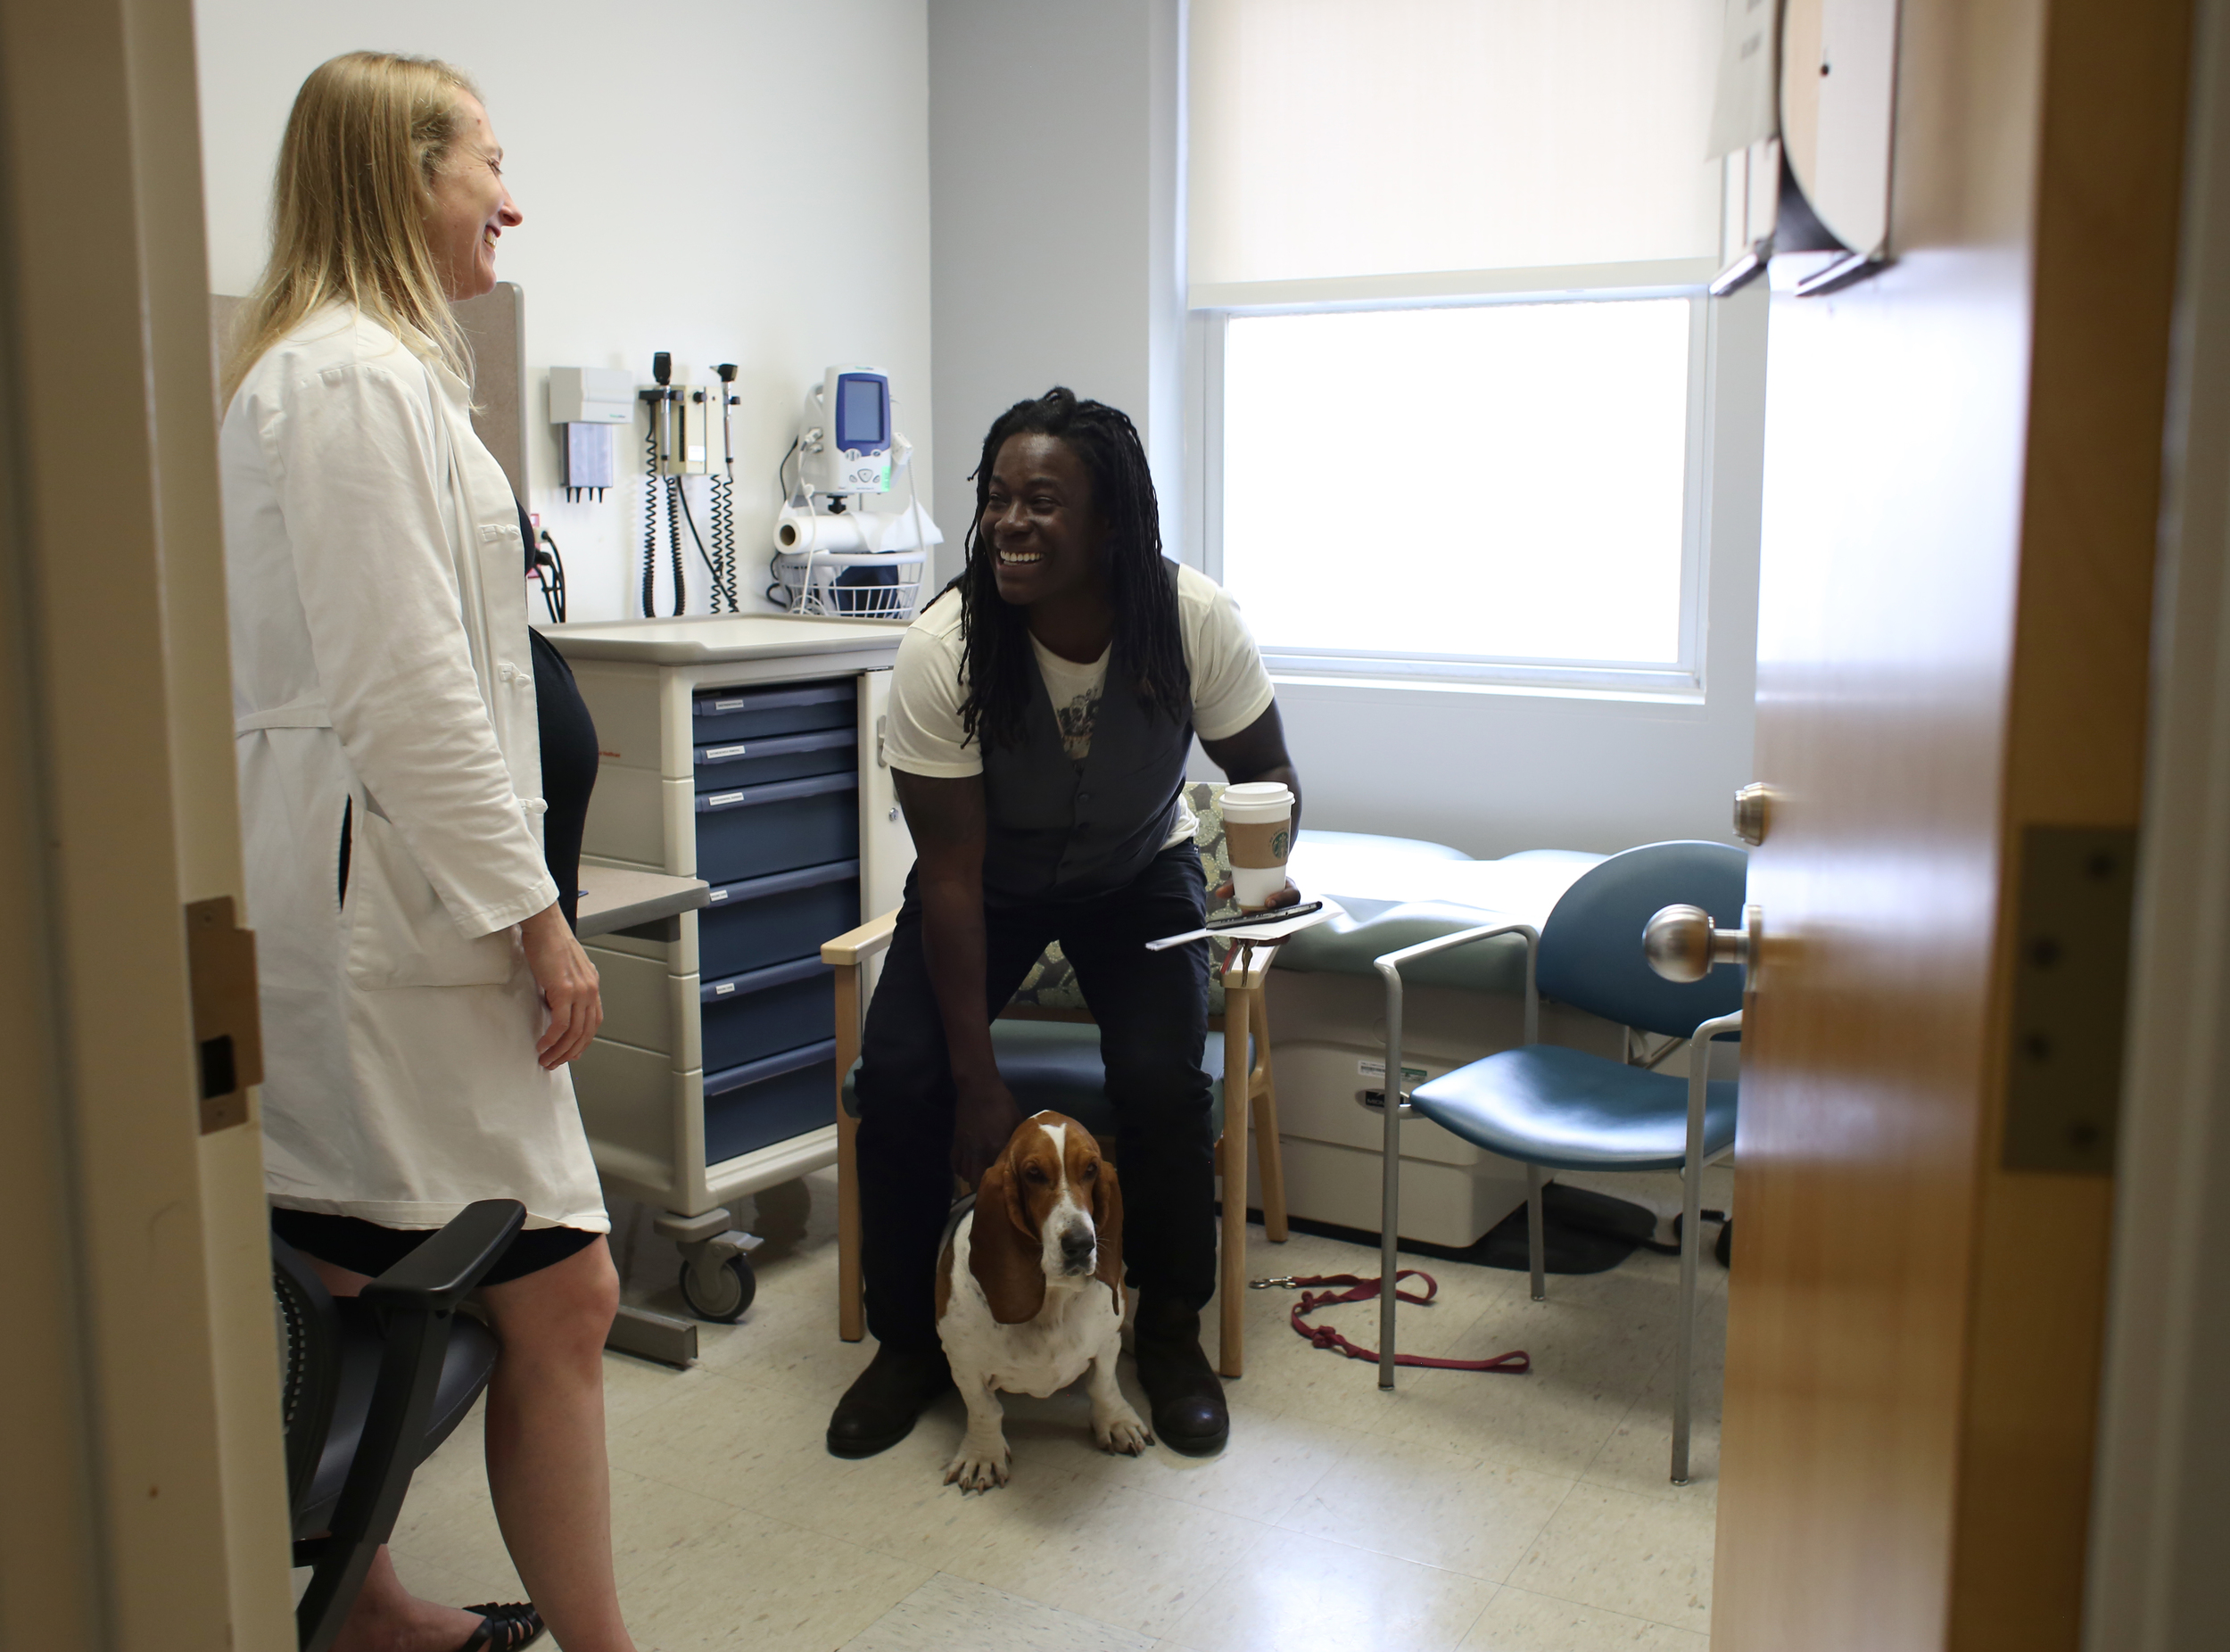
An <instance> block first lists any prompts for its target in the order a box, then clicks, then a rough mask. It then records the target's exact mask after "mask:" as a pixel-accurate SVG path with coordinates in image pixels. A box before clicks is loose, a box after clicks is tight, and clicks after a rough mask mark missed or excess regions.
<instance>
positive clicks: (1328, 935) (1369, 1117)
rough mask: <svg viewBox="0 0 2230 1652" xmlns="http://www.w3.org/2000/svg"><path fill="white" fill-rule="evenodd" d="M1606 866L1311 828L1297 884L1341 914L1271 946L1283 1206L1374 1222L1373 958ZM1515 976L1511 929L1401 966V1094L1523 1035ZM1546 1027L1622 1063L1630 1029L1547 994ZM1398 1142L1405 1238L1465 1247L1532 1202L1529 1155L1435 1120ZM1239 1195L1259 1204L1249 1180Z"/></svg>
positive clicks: (1380, 994) (1378, 1005) (1310, 1216)
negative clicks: (1461, 1135)
mask: <svg viewBox="0 0 2230 1652" xmlns="http://www.w3.org/2000/svg"><path fill="white" fill-rule="evenodd" d="M1604 858H1605V857H1604V856H1602V855H1591V854H1587V853H1584V852H1582V851H1579V850H1569V849H1532V850H1526V851H1523V852H1521V853H1518V854H1516V855H1505V856H1503V857H1502V858H1501V859H1499V860H1491V861H1480V860H1474V859H1472V858H1471V857H1470V856H1469V855H1466V854H1465V853H1464V852H1463V851H1462V850H1460V849H1456V848H1450V847H1448V846H1447V845H1445V844H1438V843H1426V842H1424V841H1421V840H1419V839H1417V838H1391V837H1380V836H1376V835H1373V834H1370V833H1363V832H1343V831H1320V830H1315V829H1313V828H1304V830H1302V831H1301V835H1300V838H1299V840H1298V841H1297V842H1296V843H1295V845H1294V846H1293V863H1292V866H1291V874H1292V877H1293V881H1294V883H1296V884H1297V885H1299V886H1300V887H1301V889H1302V890H1304V891H1305V892H1306V893H1307V895H1309V896H1320V895H1321V896H1331V897H1333V898H1334V900H1336V901H1337V902H1338V903H1339V904H1340V905H1341V907H1342V908H1343V909H1344V915H1343V916H1340V917H1335V918H1334V919H1333V920H1332V921H1329V922H1326V923H1323V924H1319V925H1317V927H1316V928H1314V929H1305V930H1303V931H1302V932H1301V934H1299V935H1296V936H1295V937H1293V939H1291V940H1289V941H1287V942H1286V943H1285V944H1284V946H1281V947H1279V948H1278V952H1277V957H1276V971H1275V975H1274V979H1273V980H1272V982H1271V986H1270V989H1269V991H1268V995H1267V998H1268V1006H1269V1021H1270V1047H1271V1049H1272V1050H1273V1051H1274V1052H1275V1054H1276V1065H1277V1091H1278V1109H1279V1124H1280V1135H1281V1136H1282V1138H1283V1140H1284V1161H1285V1195H1286V1208H1287V1210H1288V1211H1289V1212H1290V1213H1291V1214H1292V1215H1293V1216H1294V1217H1298V1218H1303V1219H1306V1220H1314V1221H1319V1222H1331V1223H1336V1224H1338V1225H1340V1226H1342V1227H1355V1228H1360V1229H1364V1230H1366V1231H1368V1232H1374V1233H1375V1232H1376V1231H1377V1228H1378V1223H1379V1162H1380V1143H1381V1140H1382V1136H1383V1123H1382V1117H1383V1116H1382V1114H1381V1113H1380V1111H1378V1105H1379V1104H1380V1103H1379V1098H1380V1097H1381V1096H1382V1095H1383V1086H1384V1078H1383V1072H1384V1053H1385V1031H1384V1013H1385V1010H1384V1000H1385V994H1384V989H1383V986H1382V984H1381V982H1380V980H1379V978H1378V975H1377V972H1376V971H1375V970H1374V969H1373V968H1372V966H1371V961H1372V960H1373V959H1374V958H1376V957H1379V956H1381V955H1382V954H1385V953H1389V952H1392V951H1393V950H1395V949H1396V948H1397V947H1401V946H1410V945H1412V944H1414V943H1416V942H1417V941H1422V940H1429V939H1431V938H1434V937H1436V936H1441V935H1449V934H1453V933H1454V932H1455V931H1457V930H1458V929H1471V928H1474V927H1475V926H1477V925H1478V924H1480V923H1482V922H1483V921H1486V920H1485V918H1484V917H1483V913H1504V914H1507V916H1509V917H1510V918H1512V919H1514V920H1516V921H1521V922H1525V923H1530V924H1532V925H1534V926H1535V927H1537V928H1538V927H1539V926H1540V923H1541V922H1542V921H1544V920H1545V919H1546V918H1547V917H1548V916H1549V910H1550V908H1552V907H1554V906H1555V905H1556V904H1557V899H1558V898H1559V897H1560V896H1562V895H1563V894H1564V892H1565V890H1566V889H1567V888H1570V887H1571V886H1572V884H1573V881H1574V880H1577V879H1578V878H1579V876H1580V875H1581V874H1582V872H1584V871H1587V870H1588V868H1590V866H1593V865H1595V864H1597V863H1599V862H1600V861H1602V860H1603V859H1604ZM1635 945H1636V946H1639V945H1640V938H1639V936H1637V937H1636V938H1635ZM1524 971H1525V949H1524V943H1523V942H1522V941H1521V940H1519V939H1518V938H1516V937H1515V936H1513V937H1510V938H1507V939H1498V940H1491V941H1483V942H1481V943H1479V944H1478V945H1476V946H1465V947H1459V948H1457V949H1455V950H1453V951H1451V952H1448V953H1443V954H1439V955H1438V956H1435V957H1432V958H1427V959H1423V960H1420V961H1419V962H1418V963H1417V964H1416V966H1415V967H1413V968H1412V969H1410V970H1408V971H1405V972H1404V979H1405V980H1406V981H1407V983H1408V999H1407V1008H1406V1011H1405V1014H1404V1022H1405V1031H1404V1034H1403V1045H1402V1048H1403V1052H1404V1053H1403V1057H1402V1061H1403V1082H1402V1087H1403V1088H1404V1089H1414V1088H1415V1087H1416V1086H1417V1085H1419V1084H1422V1083H1424V1082H1425V1080H1426V1079H1428V1078H1439V1077H1440V1076H1441V1074H1443V1073H1445V1072H1448V1071H1449V1070H1452V1069H1455V1068H1458V1067H1461V1066H1463V1065H1464V1064H1465V1063H1466V1062H1468V1061H1476V1060H1477V1059H1479V1058H1480V1057H1481V1056H1483V1055H1490V1054H1492V1053H1494V1052H1495V1051H1497V1050H1501V1049H1507V1048H1509V1047H1511V1046H1513V1045H1517V1044H1520V1043H1522V1042H1523V1041H1524V1029H1523V1027H1522V1025H1521V996H1522V994H1523V991H1524ZM1541 1037H1543V1039H1545V1040H1546V1041H1548V1042H1549V1043H1552V1044H1562V1045H1570V1046H1572V1047H1574V1048H1577V1049H1583V1050H1590V1051H1593V1052H1595V1053H1600V1054H1604V1055H1609V1056H1614V1057H1616V1056H1620V1055H1623V1053H1624V1047H1625V1046H1624V1039H1625V1029H1624V1028H1620V1027H1615V1026H1613V1025H1611V1024H1610V1023H1609V1022H1606V1021H1603V1020H1598V1019H1597V1018H1596V1017H1594V1016H1591V1015H1586V1014H1582V1013H1581V1012H1578V1011H1575V1010H1572V1009H1570V1008H1568V1007H1566V1006H1564V1005H1559V1004H1542V1005H1541ZM1402 1143H1403V1146H1402V1157H1403V1159H1404V1161H1405V1164H1404V1168H1403V1180H1402V1189H1403V1191H1402V1206H1401V1217H1402V1221H1401V1227H1402V1232H1403V1236H1404V1237H1405V1238H1409V1239H1418V1240H1423V1241H1425V1242H1426V1243H1434V1244H1445V1245H1452V1246H1459V1247H1460V1246H1464V1245H1468V1244H1471V1243H1474V1241H1476V1240H1477V1239H1478V1238H1479V1237H1480V1236H1481V1235H1483V1234H1484V1233H1485V1232H1486V1231H1487V1229H1488V1228H1490V1227H1493V1226H1494V1225H1495V1224H1496V1223H1497V1222H1499V1221H1500V1220H1501V1219H1502V1218H1504V1217H1505V1216H1507V1215H1508V1214H1509V1213H1510V1212H1511V1211H1512V1210H1516V1209H1517V1208H1518V1207H1519V1206H1520V1205H1521V1204H1523V1203H1524V1201H1525V1169H1524V1166H1523V1165H1520V1164H1517V1163H1515V1162H1513V1161H1508V1160H1505V1159H1500V1158H1498V1157H1496V1156H1495V1155H1493V1154H1491V1153H1485V1152H1481V1151H1480V1150H1479V1149H1477V1148H1475V1147H1473V1146H1472V1145H1470V1144H1468V1143H1466V1142H1464V1141H1462V1140H1460V1139H1458V1137H1456V1136H1451V1135H1449V1133H1448V1132H1447V1131H1445V1130H1442V1129H1441V1128H1440V1127H1439V1126H1437V1125H1434V1124H1433V1123H1431V1122H1430V1121H1428V1120H1425V1119H1413V1120H1412V1121H1411V1122H1410V1123H1408V1125H1406V1126H1405V1127H1403V1130H1402ZM1249 1162H1250V1163H1252V1162H1253V1161H1252V1159H1251V1158H1250V1160H1249ZM1248 1198H1249V1202H1250V1203H1251V1204H1257V1205H1259V1204H1260V1187H1259V1186H1256V1185H1252V1184H1250V1191H1249V1195H1248Z"/></svg>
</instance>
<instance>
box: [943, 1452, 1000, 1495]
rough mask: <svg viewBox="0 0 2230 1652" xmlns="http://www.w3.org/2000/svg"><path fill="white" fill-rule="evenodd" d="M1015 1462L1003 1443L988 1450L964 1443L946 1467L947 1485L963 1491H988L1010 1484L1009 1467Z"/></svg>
mask: <svg viewBox="0 0 2230 1652" xmlns="http://www.w3.org/2000/svg"><path fill="white" fill-rule="evenodd" d="M1012 1460H1013V1459H1012V1454H1011V1453H1010V1452H1009V1451H1008V1450H1007V1449H1006V1442H1005V1441H1000V1442H999V1443H998V1445H996V1446H995V1447H994V1448H992V1449H989V1450H985V1449H982V1448H979V1447H975V1446H971V1445H969V1444H967V1443H965V1442H963V1443H962V1446H961V1448H960V1450H959V1451H958V1452H957V1453H956V1454H955V1455H954V1458H953V1460H952V1461H951V1462H949V1463H947V1464H946V1465H945V1483H946V1485H948V1486H952V1485H956V1486H958V1487H959V1488H960V1489H961V1490H962V1491H990V1490H991V1489H992V1488H993V1487H994V1486H1003V1485H1004V1484H1005V1483H1007V1466H1008V1464H1009V1463H1011V1462H1012Z"/></svg>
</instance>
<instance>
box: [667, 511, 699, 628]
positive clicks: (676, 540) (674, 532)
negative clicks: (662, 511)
mask: <svg viewBox="0 0 2230 1652" xmlns="http://www.w3.org/2000/svg"><path fill="white" fill-rule="evenodd" d="M676 500H681V477H679V476H668V477H667V478H666V536H667V538H668V539H670V540H671V541H673V617H674V618H675V619H680V618H681V611H682V610H683V609H684V608H686V607H689V601H690V592H689V586H688V585H687V583H686V582H684V579H683V570H682V566H681V512H682V511H683V510H685V509H687V508H688V507H687V505H686V504H685V503H684V504H677V503H676V502H675V501H676ZM696 532H697V525H696V524H694V523H692V524H690V533H696Z"/></svg>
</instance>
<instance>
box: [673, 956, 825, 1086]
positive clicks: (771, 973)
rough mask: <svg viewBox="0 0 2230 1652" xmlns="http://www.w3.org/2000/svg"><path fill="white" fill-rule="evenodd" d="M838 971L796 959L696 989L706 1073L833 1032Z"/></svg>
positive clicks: (812, 960) (816, 1040) (815, 1040)
mask: <svg viewBox="0 0 2230 1652" xmlns="http://www.w3.org/2000/svg"><path fill="white" fill-rule="evenodd" d="M835 974H836V971H834V970H832V969H830V967H829V966H828V965H827V964H825V963H823V962H821V960H820V959H818V958H797V959H793V960H791V961H790V962H788V963H778V964H776V965H774V966H773V967H772V969H766V970H754V971H751V972H750V973H748V974H747V975H736V976H731V977H729V978H728V979H726V980H720V981H707V982H706V983H705V984H704V986H702V987H699V988H698V998H699V999H700V1000H701V1001H702V1004H701V1007H700V1009H699V1011H698V1017H699V1025H700V1026H701V1027H702V1028H703V1029H704V1037H705V1069H706V1071H707V1072H710V1071H714V1070H717V1069H721V1068H727V1067H740V1066H742V1065H743V1064H744V1063H745V1062H746V1061H757V1060H759V1059H760V1057H762V1056H767V1055H774V1054H779V1053H780V1052H782V1051H784V1050H794V1049H796V1048H797V1046H798V1045H801V1044H818V1043H821V1042H822V1041H823V1040H824V1039H829V1038H833V1037H836V989H835V988H834V987H831V986H830V978H831V977H833V976H834V975H835Z"/></svg>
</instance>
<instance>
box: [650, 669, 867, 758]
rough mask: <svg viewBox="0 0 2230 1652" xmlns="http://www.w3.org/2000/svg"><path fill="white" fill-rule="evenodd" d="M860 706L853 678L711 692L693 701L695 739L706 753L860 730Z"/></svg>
mask: <svg viewBox="0 0 2230 1652" xmlns="http://www.w3.org/2000/svg"><path fill="white" fill-rule="evenodd" d="M858 706H859V690H858V685H857V684H856V683H855V681H854V680H853V679H852V678H849V677H845V678H840V679H838V680H837V681H829V682H790V683H784V684H782V685H780V687H777V688H767V689H706V690H701V691H700V692H698V694H696V695H695V696H694V697H692V698H691V699H690V739H692V740H694V741H695V742H696V743H697V745H698V746H699V747H704V746H714V745H726V744H731V743H733V742H735V741H738V740H742V741H746V742H748V741H750V740H753V739H769V738H772V737H773V736H777V735H785V734H805V733H808V732H811V731H814V730H820V729H850V728H856V727H857V726H858V722H859V711H858Z"/></svg>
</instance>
